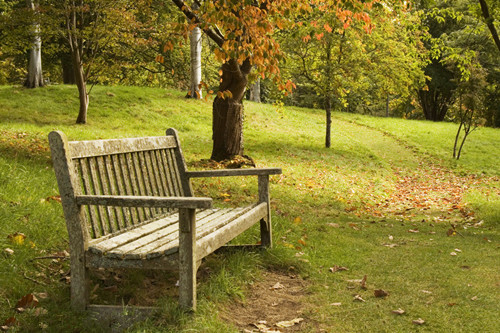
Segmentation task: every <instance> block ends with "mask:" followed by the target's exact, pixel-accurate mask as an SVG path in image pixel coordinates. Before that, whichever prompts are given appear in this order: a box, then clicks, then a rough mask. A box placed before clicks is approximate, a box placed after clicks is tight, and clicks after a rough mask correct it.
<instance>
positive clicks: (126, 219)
mask: <svg viewBox="0 0 500 333" xmlns="http://www.w3.org/2000/svg"><path fill="white" fill-rule="evenodd" d="M119 156H120V155H111V156H110V167H111V168H112V170H113V171H112V172H113V175H114V178H115V184H116V192H115V194H117V195H127V193H126V190H125V183H124V181H123V179H124V177H123V174H122V168H121V165H120V158H119ZM131 216H132V213H131V208H130V207H121V217H122V219H121V221H122V224H121V228H120V230H122V229H125V228H128V227H130V226H131V225H132V224H133V223H132V220H131Z"/></svg>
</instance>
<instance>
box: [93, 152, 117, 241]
mask: <svg viewBox="0 0 500 333" xmlns="http://www.w3.org/2000/svg"><path fill="white" fill-rule="evenodd" d="M105 159H106V156H97V157H96V160H97V170H96V171H97V173H98V177H99V180H100V185H101V191H102V192H101V193H102V194H104V195H112V194H113V192H112V191H111V184H109V177H108V174H107V172H106V162H105ZM105 209H106V217H107V219H106V224H107V227H108V230H109V232H110V233H114V232H116V231H118V230H119V228H118V227H117V225H116V220H117V217H116V211H115V210H114V207H109V206H105Z"/></svg>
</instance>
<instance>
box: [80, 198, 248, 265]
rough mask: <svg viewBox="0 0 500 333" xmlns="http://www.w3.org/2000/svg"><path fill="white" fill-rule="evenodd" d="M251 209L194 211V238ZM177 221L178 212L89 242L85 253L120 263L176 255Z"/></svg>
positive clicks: (177, 244)
mask: <svg viewBox="0 0 500 333" xmlns="http://www.w3.org/2000/svg"><path fill="white" fill-rule="evenodd" d="M252 209H255V205H251V206H247V207H243V208H242V207H239V208H233V209H205V210H202V211H199V212H197V221H196V224H197V227H196V230H197V239H198V240H200V239H203V238H204V237H206V236H208V235H210V234H212V233H214V232H217V230H220V229H221V228H224V227H225V226H226V225H228V224H231V222H232V221H235V220H236V219H238V218H239V217H241V216H242V215H245V214H246V213H247V212H249V211H251V210H252ZM178 218H179V215H178V213H175V214H172V215H170V216H168V217H166V218H163V219H160V220H157V221H154V222H151V223H148V224H145V225H143V226H140V227H137V228H134V229H132V230H130V231H127V232H124V233H122V234H119V235H117V236H115V237H110V238H107V239H97V240H94V241H90V242H89V249H88V251H89V252H91V253H92V254H94V255H100V256H103V257H106V258H109V259H123V260H137V259H151V258H156V257H160V256H164V255H170V254H172V253H176V252H177V251H178V246H179V238H178V237H179V235H178V233H179V222H178Z"/></svg>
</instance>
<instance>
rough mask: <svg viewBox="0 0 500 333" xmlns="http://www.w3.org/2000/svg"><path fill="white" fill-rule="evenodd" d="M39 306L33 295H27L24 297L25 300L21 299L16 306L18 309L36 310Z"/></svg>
mask: <svg viewBox="0 0 500 333" xmlns="http://www.w3.org/2000/svg"><path fill="white" fill-rule="evenodd" d="M37 305H38V299H37V298H36V296H35V295H33V294H27V295H24V296H23V298H21V299H20V300H19V301H18V302H17V304H16V309H19V308H23V309H26V308H34V307H36V306H37Z"/></svg>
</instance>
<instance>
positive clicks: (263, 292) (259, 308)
mask: <svg viewBox="0 0 500 333" xmlns="http://www.w3.org/2000/svg"><path fill="white" fill-rule="evenodd" d="M307 285H308V283H307V281H304V280H303V279H301V278H300V277H298V276H296V275H293V274H290V273H287V272H277V271H271V272H265V273H264V275H263V278H262V279H261V280H260V281H258V282H255V283H254V284H253V285H252V287H251V289H250V290H249V291H248V293H247V297H246V299H245V300H244V301H239V302H235V303H233V304H231V305H229V306H227V307H226V308H225V309H224V310H223V311H221V314H220V317H221V319H222V320H224V321H226V322H229V323H232V324H233V325H234V326H236V327H237V328H239V329H240V330H241V331H242V332H266V329H268V331H269V332H277V331H279V332H299V331H302V330H303V329H304V328H305V326H306V325H307V326H310V324H311V323H310V322H309V321H308V319H307V318H306V317H305V315H304V310H305V309H306V306H305V303H304V296H305V295H306V294H307V290H306V289H307ZM283 322H287V323H283ZM278 323H282V326H283V325H287V324H288V325H290V327H281V326H280V325H276V324H278ZM259 326H260V329H259Z"/></svg>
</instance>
